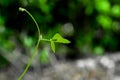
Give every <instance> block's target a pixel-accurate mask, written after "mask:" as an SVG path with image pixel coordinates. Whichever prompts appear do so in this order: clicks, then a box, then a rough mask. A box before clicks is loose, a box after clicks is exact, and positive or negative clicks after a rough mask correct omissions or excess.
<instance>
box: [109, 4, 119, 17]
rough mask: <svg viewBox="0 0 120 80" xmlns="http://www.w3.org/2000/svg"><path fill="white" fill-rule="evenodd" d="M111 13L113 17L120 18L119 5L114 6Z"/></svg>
mask: <svg viewBox="0 0 120 80" xmlns="http://www.w3.org/2000/svg"><path fill="white" fill-rule="evenodd" d="M111 13H112V15H113V16H115V17H120V6H119V5H114V6H113V7H112V10H111Z"/></svg>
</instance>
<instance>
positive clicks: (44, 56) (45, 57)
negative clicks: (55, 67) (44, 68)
mask: <svg viewBox="0 0 120 80" xmlns="http://www.w3.org/2000/svg"><path fill="white" fill-rule="evenodd" d="M39 59H40V61H41V62H42V63H48V62H49V52H48V50H47V49H44V50H42V51H41V53H40V54H39Z"/></svg>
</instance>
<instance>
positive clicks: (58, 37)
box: [18, 7, 70, 80]
mask: <svg viewBox="0 0 120 80" xmlns="http://www.w3.org/2000/svg"><path fill="white" fill-rule="evenodd" d="M19 11H22V12H26V13H27V14H28V15H29V16H30V17H31V18H32V20H33V21H34V23H35V25H36V27H37V30H38V41H37V44H36V46H35V50H34V52H33V54H32V56H31V58H30V60H29V61H28V63H27V66H26V67H25V69H24V71H23V72H22V73H21V75H20V76H19V78H18V80H21V79H22V78H23V77H24V75H25V74H26V72H27V70H28V69H29V67H30V65H31V63H32V61H33V59H34V57H35V55H36V53H37V49H38V46H39V43H40V41H47V42H50V44H51V49H52V51H53V52H54V53H55V43H64V44H68V43H70V41H69V40H67V39H65V38H63V37H62V36H61V35H60V34H59V33H56V34H55V35H54V36H53V37H52V38H51V39H44V38H43V37H42V34H41V33H40V28H39V26H38V23H37V22H36V20H35V19H34V17H33V16H32V15H31V14H30V12H29V11H27V10H26V9H24V8H22V7H20V8H19Z"/></svg>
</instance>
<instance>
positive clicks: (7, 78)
mask: <svg viewBox="0 0 120 80" xmlns="http://www.w3.org/2000/svg"><path fill="white" fill-rule="evenodd" d="M23 59H24V58H23ZM34 62H35V61H33V64H36V63H34ZM18 65H19V64H17V63H16V65H15V64H11V65H10V66H9V67H8V68H4V69H2V70H1V71H0V80H17V78H18V76H19V75H20V73H21V72H22V69H20V68H21V67H18ZM23 80H120V53H115V54H109V55H104V56H96V57H88V58H85V59H79V60H76V61H57V62H54V61H53V62H51V64H49V66H47V65H46V66H41V65H39V64H38V63H37V65H33V66H32V67H31V68H30V70H29V71H28V72H27V74H26V75H25V77H24V79H23Z"/></svg>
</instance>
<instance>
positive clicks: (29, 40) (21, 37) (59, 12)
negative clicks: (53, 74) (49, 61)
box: [0, 0, 120, 66]
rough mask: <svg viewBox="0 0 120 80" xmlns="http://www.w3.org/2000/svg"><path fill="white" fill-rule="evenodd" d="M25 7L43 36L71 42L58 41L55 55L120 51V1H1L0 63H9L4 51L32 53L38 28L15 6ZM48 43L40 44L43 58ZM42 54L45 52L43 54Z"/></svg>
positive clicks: (100, 53)
mask: <svg viewBox="0 0 120 80" xmlns="http://www.w3.org/2000/svg"><path fill="white" fill-rule="evenodd" d="M19 7H24V8H26V9H27V10H28V11H29V12H30V13H31V14H32V15H33V16H34V17H35V19H36V21H37V22H38V24H39V26H40V29H41V33H42V35H43V36H44V37H45V38H48V39H49V38H51V37H52V36H53V35H54V34H55V33H60V34H61V35H62V36H63V37H65V38H67V39H68V40H70V41H71V43H70V44H68V45H62V44H57V45H56V46H57V48H56V49H57V50H56V55H58V57H60V56H62V57H64V58H70V59H76V58H80V57H81V56H85V55H103V54H105V52H117V51H119V50H120V47H119V45H120V42H119V40H120V39H119V38H120V0H0V57H2V58H0V66H4V65H5V64H8V63H9V62H7V61H6V60H5V58H4V54H3V53H4V52H6V53H8V54H12V52H13V51H14V50H15V49H16V48H20V49H21V50H22V51H21V52H22V53H21V54H27V55H28V54H29V52H32V51H33V49H34V46H35V43H36V41H37V29H36V26H35V24H34V22H33V21H32V20H31V18H30V17H29V16H28V15H27V14H26V13H24V12H19V10H18V8H19ZM46 47H48V44H47V43H44V42H42V43H41V44H40V48H39V49H40V50H42V51H41V55H40V56H43V57H42V58H43V59H42V58H40V59H42V60H43V61H46V56H48V53H49V52H50V50H48V49H47V48H46ZM42 53H43V54H45V55H42Z"/></svg>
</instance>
